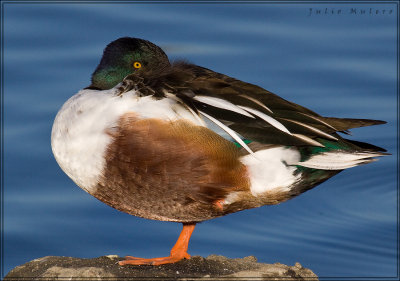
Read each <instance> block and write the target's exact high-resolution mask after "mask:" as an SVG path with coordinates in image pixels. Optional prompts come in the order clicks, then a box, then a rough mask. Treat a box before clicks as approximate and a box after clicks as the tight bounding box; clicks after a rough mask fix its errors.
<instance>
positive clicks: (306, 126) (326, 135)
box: [282, 118, 338, 141]
mask: <svg viewBox="0 0 400 281" xmlns="http://www.w3.org/2000/svg"><path fill="white" fill-rule="evenodd" d="M282 119H283V120H286V121H289V122H292V123H295V124H297V125H300V126H303V127H305V128H307V129H310V130H311V131H313V132H315V133H317V134H319V135H320V136H324V137H326V138H328V139H331V140H336V141H337V140H338V139H337V138H335V137H334V136H331V135H329V134H327V133H325V132H323V131H321V130H319V129H317V128H314V127H312V126H310V125H307V124H304V123H302V122H299V121H295V120H291V119H286V118H282Z"/></svg>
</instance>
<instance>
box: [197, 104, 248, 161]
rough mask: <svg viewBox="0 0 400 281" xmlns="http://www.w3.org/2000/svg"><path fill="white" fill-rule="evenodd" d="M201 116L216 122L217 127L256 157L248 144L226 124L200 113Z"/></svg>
mask: <svg viewBox="0 0 400 281" xmlns="http://www.w3.org/2000/svg"><path fill="white" fill-rule="evenodd" d="M199 112H200V114H202V115H204V116H205V117H207V118H208V119H210V120H211V121H212V122H214V123H215V124H216V125H217V126H219V127H220V128H221V129H222V130H224V131H225V132H227V133H228V134H229V135H230V136H231V137H232V138H233V139H234V140H235V141H237V142H238V143H239V144H240V145H241V146H242V147H243V148H244V149H246V150H247V151H248V152H249V153H250V154H253V155H254V152H253V151H252V150H251V149H250V148H249V147H248V146H247V144H245V143H244V141H243V140H242V139H241V138H240V137H239V135H238V134H237V133H236V132H235V131H233V130H232V129H230V128H229V127H227V126H225V125H224V124H222V122H220V121H218V120H217V119H215V118H214V117H212V116H210V115H208V114H206V113H204V112H202V111H199Z"/></svg>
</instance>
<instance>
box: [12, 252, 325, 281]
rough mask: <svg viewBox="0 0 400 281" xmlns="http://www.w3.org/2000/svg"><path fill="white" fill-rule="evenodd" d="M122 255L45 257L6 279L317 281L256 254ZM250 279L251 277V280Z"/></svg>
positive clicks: (304, 270)
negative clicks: (128, 258)
mask: <svg viewBox="0 0 400 281" xmlns="http://www.w3.org/2000/svg"><path fill="white" fill-rule="evenodd" d="M121 259H122V258H120V257H119V256H103V257H98V258H93V259H79V258H72V257H53V256H48V257H43V258H39V259H35V260H33V261H30V262H28V263H25V264H23V265H20V266H17V267H16V268H14V269H13V270H11V271H10V272H9V273H8V274H7V275H6V277H5V278H4V280H7V281H11V280H18V281H22V280H86V281H89V280H155V279H156V280H193V279H195V280H209V281H211V280H318V277H317V276H316V275H315V274H314V273H313V272H312V271H311V270H310V269H307V268H304V267H302V266H301V265H300V264H299V263H296V264H295V265H294V266H288V265H284V264H280V263H275V264H265V263H257V259H256V258H255V257H252V256H249V257H245V258H243V259H229V258H226V257H223V256H215V255H211V256H209V257H207V258H203V257H199V256H193V257H192V258H191V259H190V260H183V261H180V262H178V263H175V264H168V265H161V266H148V265H142V266H131V265H128V266H120V265H118V261H119V260H121ZM250 278H251V279H250Z"/></svg>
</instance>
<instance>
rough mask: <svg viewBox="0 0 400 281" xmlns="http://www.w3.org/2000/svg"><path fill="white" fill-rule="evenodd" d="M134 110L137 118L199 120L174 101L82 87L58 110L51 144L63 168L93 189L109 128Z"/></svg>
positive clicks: (110, 138) (69, 174)
mask: <svg viewBox="0 0 400 281" xmlns="http://www.w3.org/2000/svg"><path fill="white" fill-rule="evenodd" d="M129 112H133V113H135V114H136V115H137V116H138V117H139V118H141V119H142V118H143V119H146V118H159V119H162V120H171V121H174V120H177V119H187V120H189V121H192V122H193V123H195V124H197V125H201V124H199V121H198V120H197V119H196V118H195V117H194V116H193V115H192V114H191V113H190V112H189V111H188V110H186V109H185V108H184V107H182V106H180V105H179V104H177V103H176V101H174V100H172V99H168V98H164V99H159V100H157V99H154V98H153V97H151V96H146V97H139V96H137V94H136V93H135V91H130V92H127V93H124V94H123V95H122V96H117V95H116V94H115V90H114V89H111V90H106V91H96V90H81V91H79V92H78V93H77V94H76V95H74V96H73V97H71V98H70V99H69V100H68V101H67V102H66V103H65V104H64V105H63V106H62V108H61V109H60V111H59V112H58V114H57V116H56V118H55V121H54V124H53V129H52V134H51V146H52V150H53V154H54V156H55V158H56V160H57V162H58V164H59V165H60V167H61V168H62V170H63V171H64V172H65V173H66V174H67V175H68V176H69V177H70V178H71V179H72V180H73V181H74V182H75V183H76V184H77V185H78V186H80V187H81V188H82V189H84V190H86V191H87V192H89V193H94V192H95V191H96V190H95V189H96V186H97V183H98V181H99V179H100V177H101V176H102V175H103V171H104V168H105V167H104V166H105V153H106V149H107V147H108V145H109V144H110V143H111V141H112V136H111V135H110V133H107V131H108V132H110V130H111V131H112V130H113V129H116V127H117V124H118V120H119V118H120V117H121V116H122V115H124V114H125V113H129Z"/></svg>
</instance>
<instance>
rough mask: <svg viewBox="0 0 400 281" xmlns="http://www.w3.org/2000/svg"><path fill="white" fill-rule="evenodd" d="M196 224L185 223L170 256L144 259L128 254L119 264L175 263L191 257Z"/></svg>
mask: <svg viewBox="0 0 400 281" xmlns="http://www.w3.org/2000/svg"><path fill="white" fill-rule="evenodd" d="M195 225H196V224H184V225H183V229H182V232H181V234H180V235H179V238H178V240H177V241H176V243H175V245H174V247H173V248H172V250H171V254H170V256H169V257H162V258H152V259H143V258H136V257H131V256H126V257H125V260H122V261H120V262H119V265H126V264H132V265H145V264H146V265H161V264H168V263H175V262H178V261H180V260H183V259H190V255H189V254H188V253H187V249H188V245H189V240H190V236H191V235H192V232H193V230H194V227H195Z"/></svg>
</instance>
